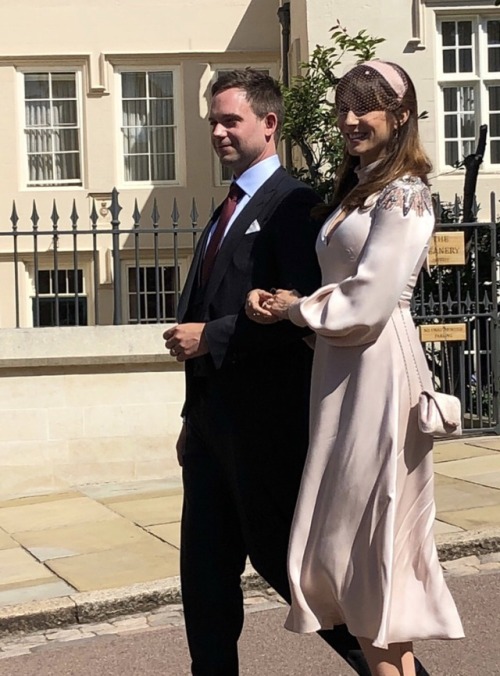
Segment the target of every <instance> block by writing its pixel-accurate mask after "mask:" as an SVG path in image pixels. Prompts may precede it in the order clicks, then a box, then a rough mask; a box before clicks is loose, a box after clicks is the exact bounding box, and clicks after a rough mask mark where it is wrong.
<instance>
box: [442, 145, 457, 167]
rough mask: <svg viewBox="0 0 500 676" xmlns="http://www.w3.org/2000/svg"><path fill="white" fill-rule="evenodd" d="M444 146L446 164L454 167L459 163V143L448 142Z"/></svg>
mask: <svg viewBox="0 0 500 676" xmlns="http://www.w3.org/2000/svg"><path fill="white" fill-rule="evenodd" d="M444 146H445V161H446V164H449V165H451V166H454V165H455V164H456V163H457V162H458V143H457V142H456V141H446V143H445V144H444Z"/></svg>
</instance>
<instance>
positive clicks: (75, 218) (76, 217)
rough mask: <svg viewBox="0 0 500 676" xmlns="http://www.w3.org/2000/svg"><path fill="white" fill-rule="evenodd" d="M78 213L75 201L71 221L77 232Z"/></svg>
mask: <svg viewBox="0 0 500 676" xmlns="http://www.w3.org/2000/svg"><path fill="white" fill-rule="evenodd" d="M78 218H79V216H78V211H77V209H76V200H73V207H72V209H71V214H70V220H71V227H72V228H73V230H76V226H77V224H78Z"/></svg>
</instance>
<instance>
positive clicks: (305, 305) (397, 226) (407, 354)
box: [286, 173, 463, 648]
mask: <svg viewBox="0 0 500 676" xmlns="http://www.w3.org/2000/svg"><path fill="white" fill-rule="evenodd" d="M360 180H364V176H363V175H361V173H360ZM367 204H368V205H369V208H368V209H367V210H355V211H353V212H351V213H350V214H349V215H348V216H347V217H346V218H345V220H344V221H342V222H341V223H340V225H338V226H334V228H333V230H332V234H331V238H327V233H328V231H329V226H330V223H331V222H332V221H334V220H335V219H336V218H337V216H338V214H336V213H334V214H333V215H332V217H331V218H330V219H329V220H328V221H327V222H326V223H325V225H324V226H323V228H322V230H321V232H320V234H319V237H318V241H317V254H318V258H319V262H320V265H321V269H322V274H323V286H322V287H321V288H320V289H318V290H317V291H316V292H315V293H313V294H312V295H311V296H308V297H305V298H302V299H301V300H300V301H299V302H298V303H296V304H295V305H294V306H292V308H291V310H290V318H291V320H292V321H293V322H294V323H296V324H298V325H299V326H309V327H310V328H312V329H313V330H314V332H315V333H316V348H315V355H314V368H313V377H312V392H311V435H310V447H309V452H308V456H307V461H306V465H305V469H304V474H303V478H302V484H301V489H300V494H299V498H298V503H297V507H296V511H295V517H294V522H293V526H292V533H291V540H290V549H289V578H290V584H291V592H292V605H291V609H290V613H289V616H288V618H287V621H286V627H287V628H288V629H290V630H292V631H296V632H301V633H303V632H313V631H316V630H318V629H328V628H331V627H332V626H334V625H336V624H343V623H345V624H347V626H348V628H349V631H350V632H351V633H352V634H354V635H356V636H361V637H365V638H368V639H371V641H372V642H373V645H374V646H376V647H380V648H386V647H387V646H388V644H390V643H394V642H404V641H412V640H416V639H427V638H460V637H462V636H463V629H462V624H461V622H460V618H459V616H458V613H457V609H456V607H455V604H454V602H453V599H452V597H451V595H450V592H449V591H448V588H447V586H446V584H445V581H444V579H443V574H442V571H441V567H440V564H439V561H438V557H437V552H436V547H435V544H434V537H433V522H434V515H435V506H434V486H433V479H434V474H433V462H432V443H433V442H432V438H431V437H430V436H428V435H424V434H422V433H421V432H420V431H419V429H418V426H417V417H416V415H417V414H416V407H415V406H416V403H417V399H418V395H419V392H420V389H421V386H420V383H419V378H418V375H417V365H418V369H419V372H420V376H421V378H422V381H423V383H424V386H425V387H429V386H430V385H431V382H430V374H429V371H428V368H427V366H426V361H425V357H424V353H423V350H422V347H421V344H420V342H419V338H418V335H417V332H416V328H415V325H414V323H413V320H412V317H411V314H410V310H409V301H410V298H411V295H412V292H413V288H414V286H415V283H416V280H417V275H418V273H419V271H420V268H421V267H422V264H423V263H424V261H425V258H426V253H427V247H428V241H429V238H430V236H431V234H432V230H433V226H434V216H433V210H432V205H431V198H430V193H429V190H428V188H427V187H426V186H425V185H424V184H423V183H422V181H421V180H420V179H417V178H412V177H408V178H402V179H398V180H396V181H394V182H393V183H391V184H390V185H389V186H387V188H386V189H384V190H383V191H382V193H379V194H377V195H374V196H373V197H372V198H370V199H369V200H368V202H367ZM413 356H414V357H415V359H414V358H413Z"/></svg>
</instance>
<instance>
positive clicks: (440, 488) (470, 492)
mask: <svg viewBox="0 0 500 676" xmlns="http://www.w3.org/2000/svg"><path fill="white" fill-rule="evenodd" d="M434 477H435V487H436V509H437V517H438V519H440V520H443V521H446V519H442V512H446V511H450V510H456V509H470V508H472V507H481V506H488V505H499V504H500V490H498V489H496V488H489V487H487V486H481V485H479V484H475V483H472V482H470V481H464V480H461V479H454V478H452V477H448V476H445V475H444V474H435V475H434Z"/></svg>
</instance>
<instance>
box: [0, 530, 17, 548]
mask: <svg viewBox="0 0 500 676" xmlns="http://www.w3.org/2000/svg"><path fill="white" fill-rule="evenodd" d="M14 547H19V544H18V543H17V542H16V541H15V540H14V539H13V538H12V537H11V536H10V535H9V534H8V533H6V532H5V531H4V530H0V550H2V549H14Z"/></svg>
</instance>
